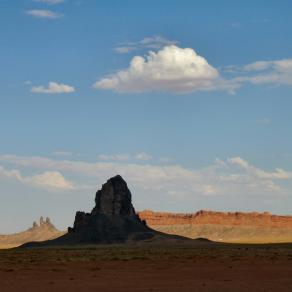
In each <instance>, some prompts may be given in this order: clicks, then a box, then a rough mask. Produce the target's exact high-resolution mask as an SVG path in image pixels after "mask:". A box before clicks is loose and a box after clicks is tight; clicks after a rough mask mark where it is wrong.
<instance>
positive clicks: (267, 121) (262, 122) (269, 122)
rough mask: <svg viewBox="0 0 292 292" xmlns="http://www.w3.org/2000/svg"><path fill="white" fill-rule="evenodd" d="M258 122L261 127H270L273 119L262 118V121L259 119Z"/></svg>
mask: <svg viewBox="0 0 292 292" xmlns="http://www.w3.org/2000/svg"><path fill="white" fill-rule="evenodd" d="M257 122H258V123H259V124H261V125H269V124H271V122H272V121H271V119H269V118H261V119H258V120H257Z"/></svg>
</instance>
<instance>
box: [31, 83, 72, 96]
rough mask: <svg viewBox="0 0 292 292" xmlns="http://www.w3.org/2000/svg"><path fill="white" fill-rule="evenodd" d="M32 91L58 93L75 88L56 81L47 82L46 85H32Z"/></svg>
mask: <svg viewBox="0 0 292 292" xmlns="http://www.w3.org/2000/svg"><path fill="white" fill-rule="evenodd" d="M30 91H31V92H33V93H42V94H60V93H72V92H74V91H75V88H74V87H73V86H70V85H66V84H61V83H57V82H49V84H48V86H47V87H45V86H33V87H32V88H31V90H30Z"/></svg>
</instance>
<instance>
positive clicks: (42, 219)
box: [40, 216, 45, 226]
mask: <svg viewBox="0 0 292 292" xmlns="http://www.w3.org/2000/svg"><path fill="white" fill-rule="evenodd" d="M44 224H45V221H44V217H43V216H41V218H40V226H42V225H44Z"/></svg>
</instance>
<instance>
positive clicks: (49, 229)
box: [0, 217, 65, 248]
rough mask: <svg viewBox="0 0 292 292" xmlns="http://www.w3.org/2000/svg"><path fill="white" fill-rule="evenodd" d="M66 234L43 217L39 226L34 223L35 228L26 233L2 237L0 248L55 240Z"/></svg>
mask: <svg viewBox="0 0 292 292" xmlns="http://www.w3.org/2000/svg"><path fill="white" fill-rule="evenodd" d="M64 233H65V232H63V231H59V230H58V229H56V227H55V226H54V225H53V224H52V223H51V220H50V219H49V218H46V220H44V219H43V217H41V218H40V222H39V224H37V223H36V222H34V223H33V226H32V227H31V228H29V229H27V230H25V231H22V232H19V233H14V234H8V235H0V248H12V247H17V246H20V245H22V244H24V243H26V242H31V241H44V240H49V239H54V238H57V237H59V236H61V235H63V234H64Z"/></svg>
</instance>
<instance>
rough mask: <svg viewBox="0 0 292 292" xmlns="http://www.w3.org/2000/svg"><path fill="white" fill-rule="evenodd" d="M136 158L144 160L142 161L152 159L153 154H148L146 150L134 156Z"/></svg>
mask: <svg viewBox="0 0 292 292" xmlns="http://www.w3.org/2000/svg"><path fill="white" fill-rule="evenodd" d="M134 158H135V159H137V160H142V161H147V160H152V159H153V157H152V155H150V154H147V153H145V152H141V153H138V154H136V155H135V156H134Z"/></svg>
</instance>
